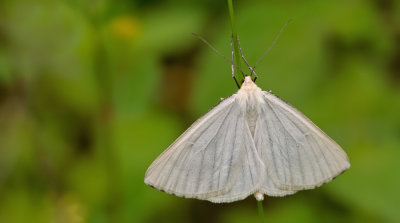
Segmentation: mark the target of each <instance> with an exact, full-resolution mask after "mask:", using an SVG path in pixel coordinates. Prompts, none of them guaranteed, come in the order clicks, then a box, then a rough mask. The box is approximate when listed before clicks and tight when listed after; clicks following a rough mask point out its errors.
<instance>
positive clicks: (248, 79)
mask: <svg viewBox="0 0 400 223" xmlns="http://www.w3.org/2000/svg"><path fill="white" fill-rule="evenodd" d="M249 82H253V80H252V79H251V77H250V76H246V77H244V83H249Z"/></svg>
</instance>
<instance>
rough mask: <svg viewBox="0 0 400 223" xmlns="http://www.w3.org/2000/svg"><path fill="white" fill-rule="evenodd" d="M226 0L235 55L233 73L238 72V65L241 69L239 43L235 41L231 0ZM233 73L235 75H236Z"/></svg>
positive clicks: (235, 34) (235, 33)
mask: <svg viewBox="0 0 400 223" xmlns="http://www.w3.org/2000/svg"><path fill="white" fill-rule="evenodd" d="M227 1H228V8H229V16H230V18H231V25H232V42H233V51H234V55H235V63H236V65H237V67H235V71H236V72H235V74H236V75H237V74H240V71H239V70H238V67H239V68H240V69H241V68H242V66H241V63H242V61H241V60H240V54H239V45H238V41H237V32H236V27H235V17H234V13H233V3H232V0H227ZM236 75H235V76H236Z"/></svg>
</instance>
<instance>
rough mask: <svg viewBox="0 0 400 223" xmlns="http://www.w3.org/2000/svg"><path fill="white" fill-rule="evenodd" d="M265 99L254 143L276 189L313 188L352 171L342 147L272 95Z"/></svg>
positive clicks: (265, 94) (267, 94)
mask: <svg viewBox="0 0 400 223" xmlns="http://www.w3.org/2000/svg"><path fill="white" fill-rule="evenodd" d="M264 96H265V97H264V99H265V101H264V102H265V103H264V104H263V105H262V110H261V114H260V117H259V120H258V121H257V125H256V130H255V137H254V141H255V144H256V148H257V149H258V152H259V154H261V155H260V156H261V159H262V161H263V162H264V164H265V166H266V168H267V175H268V178H269V179H271V180H272V181H273V183H274V184H276V186H277V187H279V188H281V189H286V190H300V189H310V188H314V187H316V186H319V185H321V184H323V183H325V182H328V181H330V180H331V179H332V178H334V177H335V176H337V175H339V174H340V173H342V172H343V171H344V170H346V169H348V168H349V167H350V163H349V161H348V158H347V155H346V153H345V152H344V151H343V150H342V149H341V148H340V146H339V145H338V144H336V143H335V142H334V141H333V140H332V139H330V138H329V136H327V135H326V134H325V133H324V132H322V131H321V130H320V129H319V128H318V127H317V126H315V125H314V124H313V123H312V122H311V121H310V120H309V119H308V118H307V117H305V116H304V115H302V114H301V113H300V112H299V111H297V110H296V109H294V108H293V107H291V106H290V105H288V104H287V103H286V102H284V101H282V100H281V99H279V98H278V97H276V96H275V95H273V94H271V93H268V92H264ZM268 184H270V182H268ZM265 187H267V183H265Z"/></svg>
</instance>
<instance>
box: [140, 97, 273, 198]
mask: <svg viewBox="0 0 400 223" xmlns="http://www.w3.org/2000/svg"><path fill="white" fill-rule="evenodd" d="M264 169H265V168H263V167H262V163H261V161H260V159H259V158H258V156H257V154H256V149H255V146H254V142H253V140H252V138H251V134H250V131H249V128H248V126H247V124H246V121H245V118H244V111H243V110H242V109H241V107H240V105H239V103H238V102H237V100H236V95H233V96H231V97H229V98H227V99H225V100H224V101H222V102H221V103H220V104H219V105H217V106H216V107H214V108H213V109H212V110H210V111H209V112H208V113H207V114H205V115H204V116H203V117H202V118H200V119H199V120H197V121H196V122H195V123H194V124H193V125H192V126H191V127H190V128H189V129H188V130H186V131H185V132H184V133H183V134H182V135H181V136H180V137H179V138H178V139H177V140H176V141H175V142H174V143H173V144H172V145H171V146H170V147H169V148H168V149H167V150H166V151H164V152H163V153H162V154H161V155H160V156H159V157H158V158H157V159H156V160H155V161H154V162H153V164H152V165H151V166H150V167H149V169H148V170H147V172H146V176H145V183H146V184H148V185H150V186H153V187H155V188H157V189H159V190H163V191H165V192H167V193H172V194H175V195H177V196H183V197H190V198H198V199H203V200H209V201H212V202H216V203H221V202H232V201H235V200H240V199H244V198H245V197H247V196H248V195H250V194H252V193H254V192H255V190H256V189H257V188H258V186H259V185H260V184H261V176H262V174H261V172H262V171H264Z"/></svg>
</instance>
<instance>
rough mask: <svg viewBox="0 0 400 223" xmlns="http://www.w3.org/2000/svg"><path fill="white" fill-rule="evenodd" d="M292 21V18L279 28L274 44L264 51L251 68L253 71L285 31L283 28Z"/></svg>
mask: <svg viewBox="0 0 400 223" xmlns="http://www.w3.org/2000/svg"><path fill="white" fill-rule="evenodd" d="M292 20H293V18H291V19H289V20H288V21H287V22H286V23H285V25H283V27H282V28H281V30H280V31H279V33H278V35H277V36H276V37H275V39H274V42H272V44H271V46H269V47H268V49H267V50H266V51H265V53H264V54H263V55H262V56H261V58H260V59H258V61H257V63H256V64H255V65H254V66H253V70H254V69H255V68H256V66H257V65H258V63H260V61H261V60H262V59H263V58H264V57H265V55H267V53H268V52H269V51H270V50H271V48H272V47H273V46H274V45H275V43H276V41H277V40H278V39H279V36H280V35H281V34H282V32H283V30H284V29H285V27H286V26H287V24H289V22H291V21H292Z"/></svg>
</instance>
